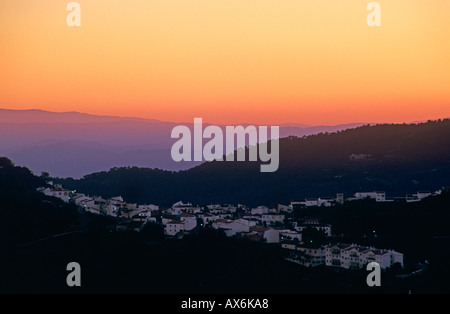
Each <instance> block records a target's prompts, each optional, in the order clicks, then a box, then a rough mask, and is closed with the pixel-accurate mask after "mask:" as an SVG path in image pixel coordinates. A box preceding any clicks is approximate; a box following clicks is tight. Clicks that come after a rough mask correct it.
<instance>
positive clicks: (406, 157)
mask: <svg viewBox="0 0 450 314" xmlns="http://www.w3.org/2000/svg"><path fill="white" fill-rule="evenodd" d="M449 138H450V120H448V119H446V120H439V121H429V122H427V123H421V124H409V125H407V124H402V125H394V124H389V125H388V124H386V125H376V126H362V127H358V128H356V129H349V130H345V131H339V132H336V133H331V134H327V133H321V134H317V135H311V136H307V137H302V138H298V137H288V138H284V139H281V140H280V166H279V170H278V171H276V172H274V173H261V172H259V163H257V162H217V161H215V162H207V163H204V164H202V165H200V166H197V167H195V168H192V169H189V170H185V171H179V172H171V171H164V170H158V169H146V168H137V167H132V168H113V169H111V170H110V171H107V172H106V171H104V172H99V173H94V174H91V175H87V176H85V177H84V178H82V179H80V180H74V179H58V180H57V181H58V182H61V183H63V184H64V186H66V187H67V188H70V189H77V190H78V191H82V192H86V193H88V194H96V195H102V196H104V197H110V196H116V195H122V196H123V197H124V198H125V199H126V200H127V201H129V202H138V203H150V202H151V203H155V204H159V205H162V206H170V205H171V204H173V203H174V202H176V201H179V200H180V199H181V200H185V201H191V202H194V203H199V204H207V203H217V202H223V203H244V204H247V205H250V206H255V205H259V204H266V205H276V204H277V203H287V202H289V201H290V200H292V199H300V198H305V197H320V196H321V197H326V196H334V195H335V193H337V192H341V193H345V194H346V196H350V195H351V194H353V193H355V192H356V191H364V190H366V191H373V190H384V191H386V192H387V195H388V196H405V194H406V193H414V192H416V191H417V190H431V191H434V190H437V189H439V188H441V187H442V186H444V185H448V184H449V178H450V146H449V145H448V139H449ZM352 155H353V156H356V158H351V156H352ZM358 156H359V158H360V159H358ZM361 158H362V159H361Z"/></svg>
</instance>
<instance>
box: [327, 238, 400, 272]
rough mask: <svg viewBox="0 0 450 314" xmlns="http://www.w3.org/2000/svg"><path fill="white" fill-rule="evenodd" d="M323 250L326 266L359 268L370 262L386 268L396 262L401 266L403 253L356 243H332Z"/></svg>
mask: <svg viewBox="0 0 450 314" xmlns="http://www.w3.org/2000/svg"><path fill="white" fill-rule="evenodd" d="M324 251H325V265H326V266H334V267H342V268H345V269H350V268H351V269H359V268H362V267H363V266H364V265H366V264H368V263H370V262H377V263H378V264H380V267H381V268H382V269H386V268H387V267H391V266H392V265H393V264H394V263H397V262H398V263H400V265H401V266H402V267H403V254H401V253H399V252H396V251H394V250H382V249H376V248H374V247H365V246H359V245H356V244H333V245H327V246H325V248H324Z"/></svg>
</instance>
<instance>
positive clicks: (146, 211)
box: [38, 184, 159, 230]
mask: <svg viewBox="0 0 450 314" xmlns="http://www.w3.org/2000/svg"><path fill="white" fill-rule="evenodd" d="M51 185H52V187H47V188H39V189H38V190H40V191H41V192H42V193H44V194H45V195H47V196H53V197H57V198H59V199H61V200H63V201H64V202H66V203H70V202H72V203H74V204H75V205H77V206H78V208H80V209H82V210H83V211H85V212H87V213H91V214H97V215H104V216H110V217H115V218H122V219H123V220H124V221H122V222H121V223H119V224H118V225H117V230H127V229H133V230H140V229H141V227H142V226H143V225H144V224H145V223H147V222H156V221H157V219H156V215H155V214H156V213H158V212H159V206H157V205H153V204H150V205H138V204H135V203H127V202H125V201H124V200H123V198H122V197H121V196H117V197H111V198H108V199H104V198H102V197H101V196H89V195H85V194H83V193H77V192H76V191H70V190H66V189H64V188H63V187H62V186H61V185H60V184H54V185H53V184H51Z"/></svg>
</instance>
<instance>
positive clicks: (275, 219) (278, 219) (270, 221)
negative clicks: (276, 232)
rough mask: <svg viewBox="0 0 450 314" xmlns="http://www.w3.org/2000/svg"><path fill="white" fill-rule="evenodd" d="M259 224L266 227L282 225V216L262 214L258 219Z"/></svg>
mask: <svg viewBox="0 0 450 314" xmlns="http://www.w3.org/2000/svg"><path fill="white" fill-rule="evenodd" d="M260 221H261V223H265V224H266V225H267V226H271V225H274V224H276V223H281V224H282V223H284V214H262V215H261V218H260Z"/></svg>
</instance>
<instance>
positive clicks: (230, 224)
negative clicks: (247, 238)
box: [212, 219, 250, 237]
mask: <svg viewBox="0 0 450 314" xmlns="http://www.w3.org/2000/svg"><path fill="white" fill-rule="evenodd" d="M212 227H213V228H214V229H221V230H223V231H224V232H225V234H226V235H227V236H228V237H232V236H234V235H236V233H239V232H249V231H250V227H249V226H248V225H246V224H243V223H241V222H238V221H235V220H228V219H217V220H216V221H214V222H213V224H212Z"/></svg>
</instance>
